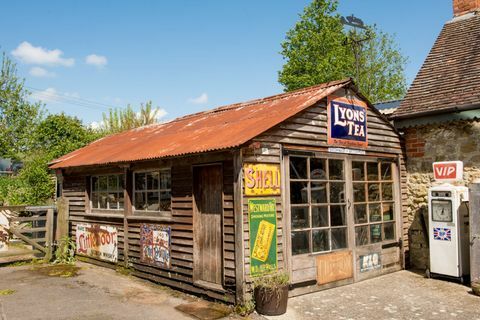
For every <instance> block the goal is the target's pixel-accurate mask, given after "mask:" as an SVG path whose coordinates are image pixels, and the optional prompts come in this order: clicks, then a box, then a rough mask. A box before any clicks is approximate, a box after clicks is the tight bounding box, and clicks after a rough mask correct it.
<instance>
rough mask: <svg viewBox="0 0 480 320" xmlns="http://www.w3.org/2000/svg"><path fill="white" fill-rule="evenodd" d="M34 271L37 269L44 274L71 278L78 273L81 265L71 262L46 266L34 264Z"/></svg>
mask: <svg viewBox="0 0 480 320" xmlns="http://www.w3.org/2000/svg"><path fill="white" fill-rule="evenodd" d="M32 270H33V271H36V272H38V273H40V274H42V275H44V276H49V277H61V278H71V277H76V276H77V275H78V270H80V267H77V266H75V265H71V264H55V265H45V266H34V267H33V268H32Z"/></svg>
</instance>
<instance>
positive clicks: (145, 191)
mask: <svg viewBox="0 0 480 320" xmlns="http://www.w3.org/2000/svg"><path fill="white" fill-rule="evenodd" d="M134 180H135V183H134V186H135V189H134V196H135V199H134V206H135V210H136V211H152V212H159V211H170V210H171V198H172V196H171V172H170V170H169V169H167V170H159V171H150V172H136V173H135V174H134Z"/></svg>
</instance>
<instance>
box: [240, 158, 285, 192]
mask: <svg viewBox="0 0 480 320" xmlns="http://www.w3.org/2000/svg"><path fill="white" fill-rule="evenodd" d="M243 176H244V179H245V195H247V196H267V195H279V194H280V193H281V192H280V166H279V165H278V164H266V163H255V164H253V163H245V164H244V165H243Z"/></svg>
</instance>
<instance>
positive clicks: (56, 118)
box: [33, 113, 101, 160]
mask: <svg viewBox="0 0 480 320" xmlns="http://www.w3.org/2000/svg"><path fill="white" fill-rule="evenodd" d="M100 136H101V135H100V134H99V133H97V132H95V131H93V130H92V129H90V128H86V127H85V126H84V125H83V123H82V121H81V120H80V119H78V118H76V117H71V116H67V115H66V114H64V113H60V114H51V115H48V116H47V117H46V118H45V119H44V120H43V121H42V122H41V123H40V124H39V125H38V127H37V128H36V130H35V133H34V137H33V139H34V146H35V149H36V150H42V151H43V152H44V153H45V154H46V155H48V158H49V160H53V159H55V158H58V157H61V156H63V155H65V154H67V153H69V152H71V151H74V150H76V149H78V148H81V147H83V146H85V145H86V144H88V143H90V142H91V141H93V140H95V139H97V138H100Z"/></svg>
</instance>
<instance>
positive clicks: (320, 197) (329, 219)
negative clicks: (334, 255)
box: [290, 156, 347, 255]
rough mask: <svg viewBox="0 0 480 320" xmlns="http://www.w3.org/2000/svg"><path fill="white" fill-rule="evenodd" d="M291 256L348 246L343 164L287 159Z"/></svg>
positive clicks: (338, 162) (305, 158)
mask: <svg viewBox="0 0 480 320" xmlns="http://www.w3.org/2000/svg"><path fill="white" fill-rule="evenodd" d="M290 205H291V230H292V254H293V255H297V254H304V253H314V252H326V251H332V250H337V249H343V248H346V247H347V215H346V206H345V173H344V161H343V160H338V159H321V158H313V157H300V156H291V157H290Z"/></svg>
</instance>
